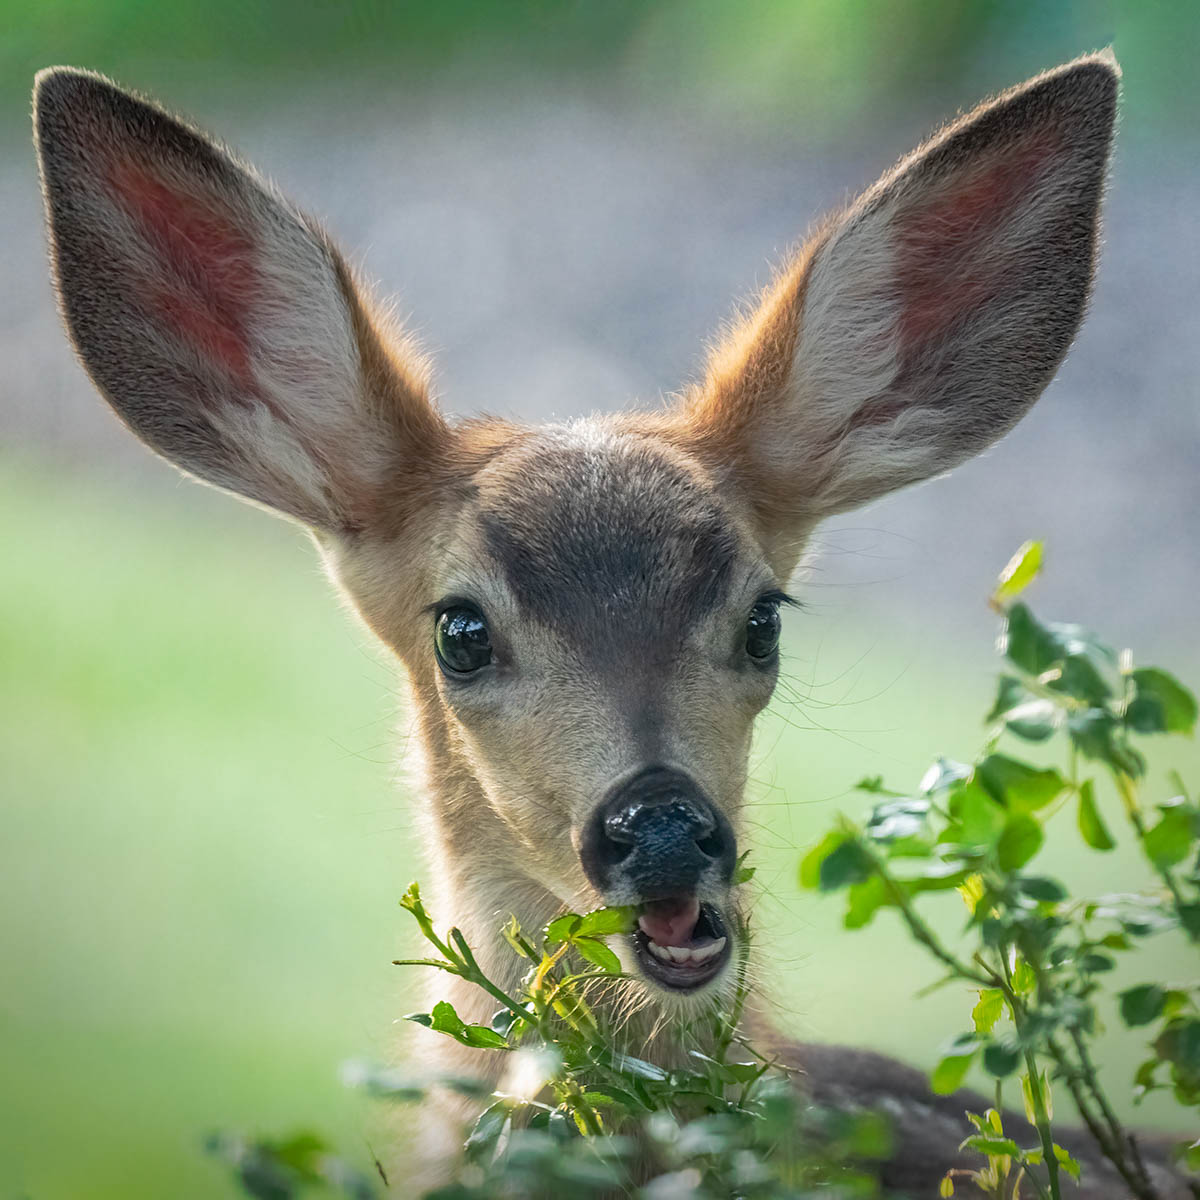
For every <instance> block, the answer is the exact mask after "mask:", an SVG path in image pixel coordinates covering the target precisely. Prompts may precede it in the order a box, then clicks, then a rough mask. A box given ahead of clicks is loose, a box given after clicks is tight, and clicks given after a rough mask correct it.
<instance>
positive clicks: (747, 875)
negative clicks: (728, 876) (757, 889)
mask: <svg viewBox="0 0 1200 1200" xmlns="http://www.w3.org/2000/svg"><path fill="white" fill-rule="evenodd" d="M749 856H750V851H749V850H744V851H743V852H742V854H741V856H740V857H739V858H738V860H737V863H736V865H735V866H734V868H733V881H732V882H733V886H734V887H738V886H740V885H741V884H743V883H749V882H750V880H752V879H753V878H754V872H755V871H756V870H757V869H758V868H757V867H748V866H746V859H747V858H748V857H749Z"/></svg>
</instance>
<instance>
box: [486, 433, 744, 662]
mask: <svg viewBox="0 0 1200 1200" xmlns="http://www.w3.org/2000/svg"><path fill="white" fill-rule="evenodd" d="M516 453H517V455H518V456H519V457H518V459H517V461H514V462H510V463H508V464H506V466H507V469H506V470H505V471H504V473H503V478H502V479H501V480H500V481H499V482H497V484H496V485H495V486H493V487H487V488H485V489H483V491H482V492H481V494H480V498H479V501H480V511H479V520H480V524H481V526H482V529H483V531H484V537H485V539H486V544H487V549H488V552H489V553H490V554H491V555H492V557H494V558H495V560H496V561H497V563H498V564H499V565H500V567H501V569H502V570H503V572H504V576H505V579H506V581H507V583H508V586H509V588H510V589H511V591H512V593H513V595H514V597H515V599H516V601H517V603H518V604H519V605H520V606H521V607H522V609H524V610H525V611H526V612H527V613H528V614H529V615H530V616H531V617H532V618H534V619H535V620H537V621H539V622H541V623H542V624H544V625H547V626H550V627H551V628H554V629H556V630H557V631H559V632H561V633H563V634H565V635H567V636H569V637H571V638H572V640H575V641H580V642H582V644H583V645H584V646H585V647H588V646H590V647H593V648H595V649H602V648H607V649H615V648H616V647H617V645H619V644H620V643H624V642H627V641H629V640H630V639H633V640H634V641H636V643H638V644H639V645H641V646H642V647H643V648H644V649H643V651H642V652H643V653H645V652H652V651H653V647H654V644H655V642H657V643H659V644H662V643H663V642H664V640H665V641H667V642H669V644H671V645H674V644H677V639H678V637H681V636H682V635H683V634H684V633H685V632H686V630H687V628H688V627H689V626H691V625H693V624H694V623H695V622H696V621H697V620H699V619H700V618H702V617H703V616H704V615H705V614H707V613H709V612H711V611H712V610H713V609H714V608H715V607H716V606H717V605H718V604H719V603H720V602H721V601H722V599H724V597H725V596H726V594H727V592H728V591H729V587H730V580H731V576H732V573H733V568H734V563H735V560H736V558H737V553H738V531H737V528H736V526H735V524H734V521H733V519H732V517H731V516H730V514H729V513H728V511H727V510H726V509H725V508H724V507H723V505H722V504H721V502H720V500H719V498H718V496H717V495H716V493H715V492H714V491H713V490H712V489H711V488H710V487H708V486H707V485H706V483H705V482H704V481H703V479H701V478H697V477H696V476H695V475H694V474H693V473H692V472H690V471H689V470H688V469H687V468H686V467H685V466H683V465H682V464H680V463H678V462H676V461H674V460H673V459H672V458H671V457H670V455H669V454H668V453H667V452H666V451H665V450H664V449H662V448H661V447H658V446H656V445H655V444H654V443H653V442H650V441H648V440H645V439H642V438H633V437H621V436H618V435H606V436H602V437H596V438H589V437H580V436H573V435H572V434H571V433H570V432H562V433H556V432H548V433H546V434H542V435H539V436H537V437H536V438H534V439H532V440H530V441H528V442H526V443H525V444H524V445H523V446H522V447H521V448H520V449H519V450H518V451H517V452H516ZM647 638H653V639H655V642H649V641H647ZM631 648H634V649H635V648H636V647H631ZM664 648H665V646H664Z"/></svg>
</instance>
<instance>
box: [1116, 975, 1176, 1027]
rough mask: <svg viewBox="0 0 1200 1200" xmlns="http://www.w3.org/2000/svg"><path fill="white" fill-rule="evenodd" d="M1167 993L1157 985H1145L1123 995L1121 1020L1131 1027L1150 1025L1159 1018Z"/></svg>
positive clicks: (1130, 989)
mask: <svg viewBox="0 0 1200 1200" xmlns="http://www.w3.org/2000/svg"><path fill="white" fill-rule="evenodd" d="M1166 1000H1167V993H1166V992H1165V991H1164V990H1163V989H1162V988H1161V987H1159V986H1158V984H1156V983H1143V984H1141V985H1140V986H1138V987H1133V988H1129V990H1128V991H1124V992H1122V993H1121V1020H1123V1021H1124V1022H1125V1024H1126V1025H1129V1026H1138V1025H1149V1024H1150V1022H1151V1021H1154V1020H1156V1019H1157V1018H1158V1016H1159V1014H1160V1013H1161V1012H1162V1010H1163V1005H1164V1004H1165V1003H1166Z"/></svg>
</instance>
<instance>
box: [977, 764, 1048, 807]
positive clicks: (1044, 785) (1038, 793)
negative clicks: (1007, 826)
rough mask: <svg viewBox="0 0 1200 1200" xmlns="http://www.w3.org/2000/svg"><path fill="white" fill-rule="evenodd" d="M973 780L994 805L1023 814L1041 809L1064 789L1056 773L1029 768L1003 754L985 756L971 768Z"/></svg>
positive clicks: (1043, 769) (1045, 769) (1044, 769)
mask: <svg viewBox="0 0 1200 1200" xmlns="http://www.w3.org/2000/svg"><path fill="white" fill-rule="evenodd" d="M975 778H976V779H977V780H978V781H979V782H980V783H981V784H982V785H983V786H984V787H985V788H986V789H987V791H988V794H989V795H990V796H991V797H992V799H993V800H995V801H996V802H997V803H998V804H1003V805H1004V806H1005V807H1006V808H1013V809H1019V810H1022V811H1025V812H1034V811H1036V810H1037V809H1039V808H1045V806H1046V805H1047V804H1049V803H1050V802H1051V801H1052V800H1054V799H1055V798H1056V797H1057V796H1058V795H1059V794H1060V793H1061V792H1062V791H1063V789H1064V788H1065V787H1067V786H1068V784H1067V781H1066V780H1065V779H1064V778H1063V777H1062V776H1061V775H1060V774H1059V773H1058V772H1057V771H1055V770H1051V769H1049V768H1038V767H1031V766H1029V765H1028V763H1023V762H1018V761H1017V759H1015V758H1009V757H1008V756H1007V755H1005V754H989V755H988V756H987V758H985V759H984V760H983V762H981V763H980V764H979V766H978V767H976V768H975Z"/></svg>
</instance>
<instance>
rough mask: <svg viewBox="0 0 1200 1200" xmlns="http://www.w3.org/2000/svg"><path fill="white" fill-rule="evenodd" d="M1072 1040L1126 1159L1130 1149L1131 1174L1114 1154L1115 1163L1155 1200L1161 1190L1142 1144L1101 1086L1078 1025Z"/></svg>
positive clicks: (1148, 1199)
mask: <svg viewBox="0 0 1200 1200" xmlns="http://www.w3.org/2000/svg"><path fill="white" fill-rule="evenodd" d="M1071 1041H1072V1042H1073V1043H1074V1044H1075V1053H1076V1054H1077V1055H1078V1056H1079V1065H1080V1066H1081V1067H1082V1068H1083V1077H1084V1080H1085V1081H1086V1083H1087V1086H1088V1091H1089V1092H1091V1094H1092V1098H1093V1099H1094V1100H1095V1102H1096V1105H1097V1107H1098V1108H1099V1109H1100V1113H1101V1115H1102V1116H1103V1117H1104V1121H1105V1124H1106V1125H1107V1126H1108V1128H1109V1131H1110V1133H1111V1135H1112V1139H1113V1142H1114V1143H1115V1149H1116V1150H1117V1154H1118V1155H1119V1156H1120V1159H1121V1160H1124V1158H1125V1155H1126V1152H1127V1153H1128V1159H1129V1174H1126V1173H1125V1170H1124V1168H1123V1166H1122V1161H1118V1159H1117V1158H1113V1156H1112V1155H1109V1158H1110V1159H1111V1160H1112V1163H1113V1165H1114V1166H1115V1167H1116V1168H1117V1170H1118V1171H1120V1172H1121V1175H1122V1177H1123V1178H1124V1179H1125V1181H1126V1183H1128V1184H1129V1186H1130V1187H1131V1188H1133V1189H1134V1191H1135V1192H1136V1193H1137V1195H1138V1196H1141V1197H1143V1198H1144V1200H1155V1198H1156V1197H1157V1194H1158V1193H1157V1192H1156V1191H1155V1190H1154V1186H1153V1185H1152V1184H1151V1182H1150V1178H1149V1176H1148V1175H1147V1174H1146V1165H1145V1163H1143V1162H1142V1154H1141V1151H1140V1150H1139V1148H1138V1144H1137V1140H1136V1139H1135V1138H1134V1136H1133V1134H1132V1133H1129V1132H1128V1131H1127V1130H1126V1129H1125V1127H1124V1126H1123V1125H1122V1124H1121V1122H1120V1120H1119V1119H1118V1118H1117V1115H1116V1113H1114V1112H1113V1110H1112V1107H1111V1106H1110V1105H1109V1103H1108V1097H1107V1096H1106V1095H1105V1094H1104V1089H1103V1088H1102V1087H1101V1086H1100V1077H1099V1075H1098V1074H1097V1072H1096V1064H1095V1063H1094V1062H1093V1061H1092V1055H1091V1051H1090V1050H1088V1045H1087V1042H1086V1041H1085V1040H1084V1037H1083V1034H1082V1033H1080V1032H1079V1030H1078V1029H1072V1030H1071Z"/></svg>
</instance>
